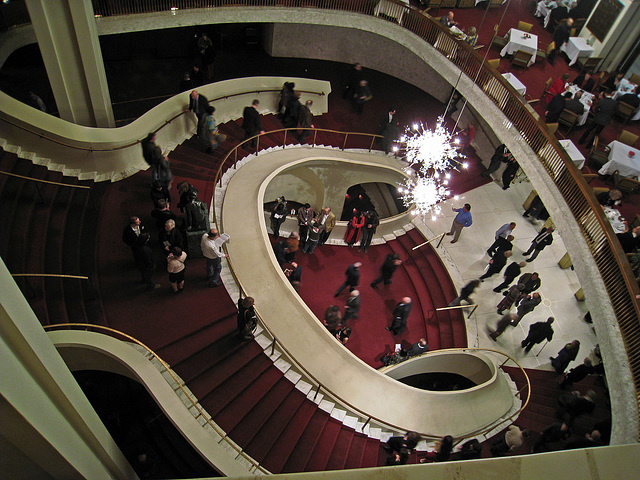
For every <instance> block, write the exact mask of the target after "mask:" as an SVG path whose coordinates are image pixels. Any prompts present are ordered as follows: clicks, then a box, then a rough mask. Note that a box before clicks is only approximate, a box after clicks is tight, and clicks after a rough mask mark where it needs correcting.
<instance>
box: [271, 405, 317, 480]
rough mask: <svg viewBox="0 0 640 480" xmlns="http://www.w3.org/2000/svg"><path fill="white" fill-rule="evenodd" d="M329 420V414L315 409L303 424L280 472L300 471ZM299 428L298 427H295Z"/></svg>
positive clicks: (303, 468)
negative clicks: (301, 430)
mask: <svg viewBox="0 0 640 480" xmlns="http://www.w3.org/2000/svg"><path fill="white" fill-rule="evenodd" d="M328 422H329V415H327V414H326V413H325V412H323V411H322V410H320V409H317V410H316V411H315V412H314V413H313V416H312V417H311V419H310V420H309V421H308V423H307V424H306V426H304V431H303V432H302V435H300V436H299V438H298V442H297V444H296V446H295V448H294V449H293V452H291V455H290V456H289V458H288V460H287V462H286V463H285V465H284V467H283V468H282V473H293V472H302V471H304V470H305V466H306V465H307V462H308V461H309V458H310V457H311V454H312V453H313V451H314V449H315V447H316V444H317V443H318V439H319V437H320V435H321V433H322V432H323V430H324V427H325V426H326V424H327V423H328ZM297 428H300V427H297Z"/></svg>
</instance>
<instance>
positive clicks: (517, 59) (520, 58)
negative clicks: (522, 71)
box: [511, 50, 533, 68]
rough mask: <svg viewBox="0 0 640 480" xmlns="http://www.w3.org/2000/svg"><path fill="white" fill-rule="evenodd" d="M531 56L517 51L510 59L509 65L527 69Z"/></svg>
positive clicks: (528, 53)
mask: <svg viewBox="0 0 640 480" xmlns="http://www.w3.org/2000/svg"><path fill="white" fill-rule="evenodd" d="M532 56H533V54H532V53H530V52H525V51H523V50H518V51H517V52H516V53H515V54H514V55H513V57H511V65H513V66H516V67H522V68H529V62H530V61H531V57H532Z"/></svg>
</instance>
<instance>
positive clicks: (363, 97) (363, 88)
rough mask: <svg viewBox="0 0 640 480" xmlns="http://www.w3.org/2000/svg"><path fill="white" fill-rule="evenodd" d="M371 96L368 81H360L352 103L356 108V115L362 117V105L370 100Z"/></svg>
mask: <svg viewBox="0 0 640 480" xmlns="http://www.w3.org/2000/svg"><path fill="white" fill-rule="evenodd" d="M372 98H373V95H372V94H371V88H369V81H368V80H360V84H359V85H358V89H357V90H356V93H355V95H354V99H353V100H354V103H355V108H356V113H357V114H358V115H362V112H363V110H364V104H365V103H366V102H368V101H369V100H371V99H372Z"/></svg>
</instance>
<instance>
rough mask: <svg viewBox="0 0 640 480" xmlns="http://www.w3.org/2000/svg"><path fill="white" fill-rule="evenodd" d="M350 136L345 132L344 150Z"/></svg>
mask: <svg viewBox="0 0 640 480" xmlns="http://www.w3.org/2000/svg"><path fill="white" fill-rule="evenodd" d="M348 138H349V134H348V133H345V134H344V143H343V144H342V150H344V149H345V148H347V139H348Z"/></svg>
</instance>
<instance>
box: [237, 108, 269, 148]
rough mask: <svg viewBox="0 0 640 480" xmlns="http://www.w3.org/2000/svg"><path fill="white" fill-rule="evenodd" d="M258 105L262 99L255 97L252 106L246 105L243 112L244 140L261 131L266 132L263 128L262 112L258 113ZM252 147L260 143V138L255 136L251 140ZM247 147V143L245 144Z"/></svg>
mask: <svg viewBox="0 0 640 480" xmlns="http://www.w3.org/2000/svg"><path fill="white" fill-rule="evenodd" d="M258 105H260V101H259V100H258V99H255V100H254V101H253V102H251V106H250V107H244V111H243V112H242V129H243V130H244V140H246V139H248V138H251V137H255V136H256V135H258V134H259V133H264V129H263V128H262V122H261V121H260V113H258ZM250 143H251V147H253V148H256V146H257V145H258V139H257V138H253V139H252V140H251V142H250ZM244 146H245V148H246V146H247V144H246V143H245V144H244Z"/></svg>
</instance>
